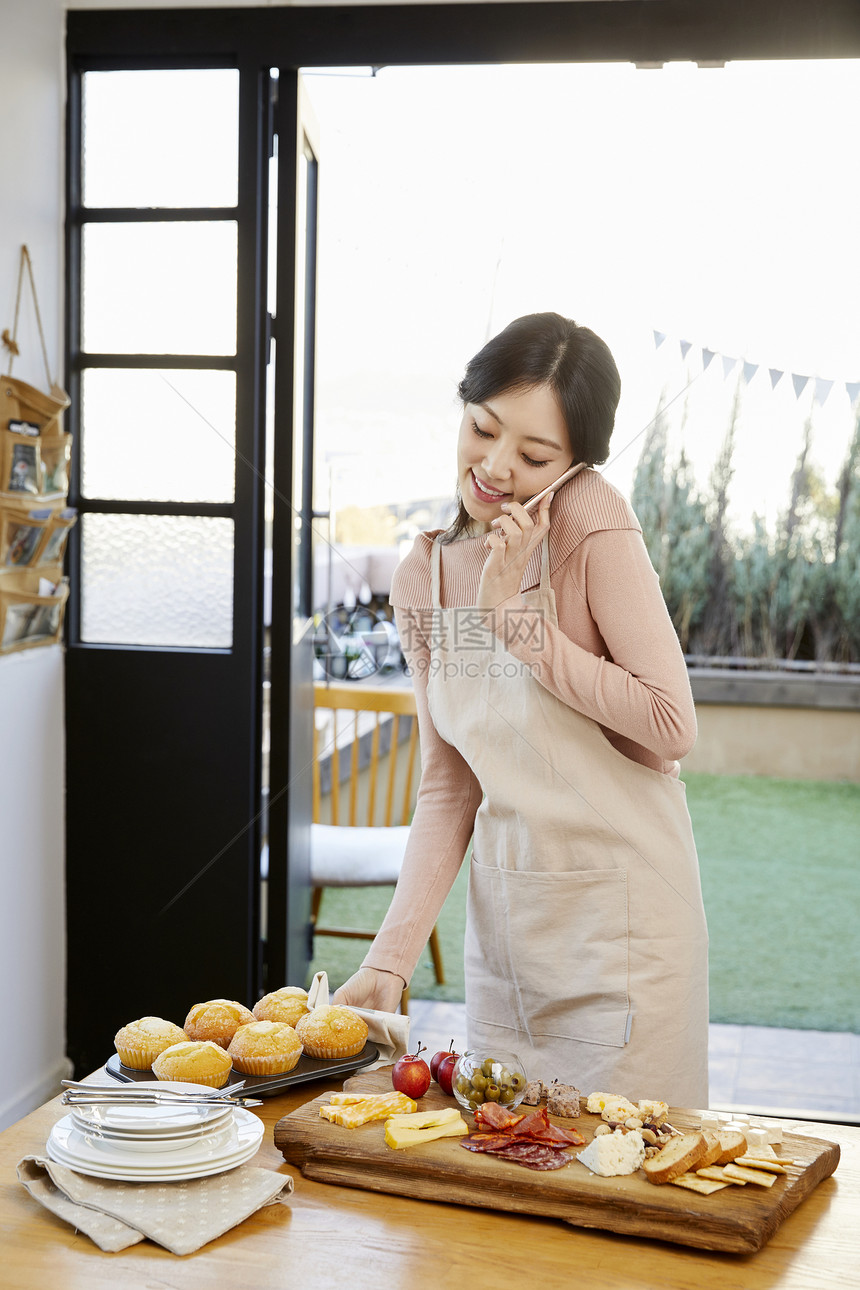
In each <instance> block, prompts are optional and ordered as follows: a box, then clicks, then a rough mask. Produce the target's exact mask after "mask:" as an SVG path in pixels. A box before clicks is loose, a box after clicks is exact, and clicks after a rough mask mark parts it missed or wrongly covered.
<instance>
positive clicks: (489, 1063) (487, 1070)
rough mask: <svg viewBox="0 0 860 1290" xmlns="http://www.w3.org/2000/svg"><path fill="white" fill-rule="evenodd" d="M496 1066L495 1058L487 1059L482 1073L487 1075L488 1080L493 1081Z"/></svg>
mask: <svg viewBox="0 0 860 1290" xmlns="http://www.w3.org/2000/svg"><path fill="white" fill-rule="evenodd" d="M495 1064H496V1062H495V1058H493V1057H488V1058H486V1060H485V1061H484V1063H483V1065H482V1066H481V1070H482V1071H483V1073H484V1074H485V1075H486V1077H487V1079H491V1078H492V1075H493V1067H494V1066H495Z"/></svg>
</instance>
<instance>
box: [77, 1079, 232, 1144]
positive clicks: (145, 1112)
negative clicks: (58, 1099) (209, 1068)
mask: <svg viewBox="0 0 860 1290" xmlns="http://www.w3.org/2000/svg"><path fill="white" fill-rule="evenodd" d="M93 1087H94V1088H95V1087H96V1086H95V1085H94V1086H93ZM134 1089H135V1091H136V1092H137V1091H138V1090H140V1089H154V1090H156V1091H161V1090H163V1089H175V1090H177V1091H179V1092H181V1093H189V1092H190V1093H202V1094H204V1095H205V1094H207V1093H209V1094H211V1093H212V1091H213V1090H212V1089H211V1088H208V1087H207V1086H206V1085H205V1084H181V1083H179V1082H178V1081H174V1080H138V1081H136V1082H135V1084H134ZM110 1091H111V1092H112V1093H116V1085H115V1084H114V1085H112V1086H111V1089H110ZM232 1109H233V1108H232V1107H230V1106H227V1105H225V1104H224V1103H218V1104H217V1105H215V1106H183V1105H178V1106H164V1105H162V1106H130V1105H129V1106H120V1105H117V1104H116V1103H110V1104H109V1105H105V1106H76V1107H75V1115H76V1116H78V1117H79V1118H80V1119H81V1120H84V1121H90V1122H91V1123H92V1124H94V1125H97V1126H98V1127H99V1128H105V1129H112V1130H114V1132H125V1133H161V1134H163V1133H165V1132H167V1133H173V1132H175V1131H176V1130H177V1129H195V1128H202V1126H203V1125H206V1127H207V1128H209V1127H210V1126H212V1125H214V1124H215V1123H216V1122H217V1121H218V1120H222V1119H223V1118H224V1117H225V1116H226V1115H229V1114H230V1113H231V1111H232Z"/></svg>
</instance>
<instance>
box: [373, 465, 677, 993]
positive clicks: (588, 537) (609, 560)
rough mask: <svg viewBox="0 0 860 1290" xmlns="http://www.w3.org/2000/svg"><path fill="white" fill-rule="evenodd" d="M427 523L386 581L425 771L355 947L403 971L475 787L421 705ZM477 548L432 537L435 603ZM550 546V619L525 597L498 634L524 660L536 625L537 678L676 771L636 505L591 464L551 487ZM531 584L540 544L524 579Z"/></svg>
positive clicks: (474, 569) (473, 572)
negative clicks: (391, 873) (374, 911)
mask: <svg viewBox="0 0 860 1290" xmlns="http://www.w3.org/2000/svg"><path fill="white" fill-rule="evenodd" d="M435 536H436V535H435V534H434V533H424V534H421V535H420V536H419V538H418V539H417V540H416V542H415V546H414V547H413V549H412V551H411V552H410V554H409V555H408V556H407V558H406V559H405V560H404V561H403V563H402V564H401V565H400V566H399V568H398V569H397V571H396V572H395V575H394V580H393V583H392V588H391V603H392V605H393V606H394V610H395V617H396V621H397V626H398V629H399V631H400V637H401V642H402V644H403V648H404V653H405V655H406V659H407V662H408V664H409V668H410V671H411V673H412V681H413V685H414V687H415V693H416V699H417V704H418V725H419V732H420V739H421V766H422V772H421V784H420V788H419V790H418V801H417V805H416V809H415V816H414V818H413V822H412V828H411V830H410V835H409V844H408V847H407V851H406V856H405V859H404V863H403V870H402V873H401V877H400V881H399V882H398V884H397V888H396V891H395V894H394V899H393V900H392V903H391V906H390V908H389V911H388V913H387V915H386V917H385V921H384V923H383V925H382V927H381V928H380V931H379V933H378V935H377V936H376V939H375V940H374V942H373V944H372V945H371V947H370V950H369V952H368V954H367V956H366V958H365V960H364V962H365V964H366V965H367V966H369V967H374V968H380V969H383V970H385V971H388V972H396V973H398V974H399V975H400V976H402V977H403V979H404V981H408V980H409V979H410V977H411V975H412V972H413V971H414V969H415V965H416V963H417V961H418V957H419V955H420V954H421V951H422V949H423V948H424V945H425V943H426V941H427V938H428V936H429V935H430V932H431V931H432V929H433V925H434V923H435V921H436V918H437V917H438V915H439V911H440V910H441V908H442V905H443V903H444V901H445V897H446V896H447V894H448V892H449V891H450V889H451V886H452V884H453V882H454V879H455V878H456V876H457V872H458V870H459V868H460V865H461V864H462V862H463V857H464V855H465V853H466V849H467V847H468V845H469V839H470V838H471V835H472V826H473V824H474V819H475V813H476V811H477V809H478V806H479V805H480V802H481V796H482V794H481V787H480V785H479V783H478V781H477V779H476V778H475V776H474V775H473V774H472V771H471V770H470V768H469V766H468V765H467V764H466V762H465V761H464V760H463V758H462V757H461V756H460V754H459V753H458V752H457V750H456V749H455V748H453V747H452V746H451V745H450V744H448V743H446V742H445V741H444V740H443V739H442V738H441V737H440V736H439V734H438V733H437V731H436V729H435V727H434V725H433V722H432V719H431V717H430V713H429V710H428V707H427V673H428V667H429V661H430V645H429V636H430V613H431V608H432V593H431V579H430V553H431V549H432V543H433V538H434V537H435ZM486 555H487V552H486V548H485V546H484V539H483V537H476V538H466V539H462V540H460V541H458V542H454V543H452V544H451V545H448V546H443V547H442V587H441V601H442V605H443V607H444V608H446V609H449V608H455V607H466V606H470V605H474V603H475V600H476V597H477V592H478V584H479V582H480V577H481V569H482V568H483V564H484V561H485V559H486ZM549 555H550V584H551V586H552V588H553V591H554V592H555V599H556V609H557V613H558V627H553V626H552V625H551V624H544V625H543V629H542V632H541V633H540V634H539V635H537V636H536V634H535V633H533V632H530V631H529V622H528V619H529V617H530V616H531V615H532V614H534V615H535V616H537V612H538V611H537V610H525V609H523V610H520V611H519V612H518V613H517V614H516V615H513V616H511V617H509V618H508V619H507V620H506V619H505V616H504V615H499V616H498V622H499V627H498V633H499V636H500V638H501V639H502V641H503V643H504V644H505V647H506V648H507V649H508V651H509V652H510V653H511V654H512V655H513V656H515V657H517V658H519V659H520V660H521V661H522V662H524V663H533V662H534V660H535V640H536V639H538V640H539V641H540V654H539V661H540V669H539V676H540V683H541V684H544V685H545V686H546V687H547V689H548V690H550V691H551V693H553V694H555V695H556V697H557V698H559V699H561V701H562V702H563V703H566V704H567V705H568V706H569V707H571V708H574V709H575V710H576V711H577V712H581V713H583V714H584V715H585V716H587V717H590V718H592V720H594V721H596V722H597V723H598V724H599V725H600V726H601V728H602V729H603V731H604V733H605V735H606V737H607V739H608V740H609V741H610V742H611V743H612V744H613V745H614V746H615V747H616V748H617V749H618V750H619V751H620V752H622V753H624V754H625V755H626V756H628V757H630V758H632V759H633V760H635V761H638V762H641V763H642V764H643V765H645V766H649V767H651V768H652V769H653V770H657V771H662V772H664V773H666V774H672V775H677V774H678V763H677V759H678V758H679V757H683V756H685V755H686V753H688V752H689V751H690V749H691V748H692V747H693V744H694V743H695V739H696V716H695V710H694V707H693V697H692V694H691V692H690V683H689V679H688V677H687V668H686V665H685V663H684V658H683V655H682V653H681V649H680V646H679V644H678V638H677V636H676V634H675V629H674V627H673V626H672V621H671V619H670V618H669V614H668V612H667V610H666V605H665V602H664V601H663V597H662V594H661V592H660V585H659V581H658V578H657V575H656V573H655V572H654V569H653V567H652V565H651V562H650V560H649V559H648V553H647V551H646V549H645V544H644V542H643V541H642V531H641V528H640V526H639V523H638V521H637V519H636V516H635V515H634V514H633V511H632V510H631V508H630V506H629V505H628V503H627V502H626V501H625V499H624V498H623V497H622V496H621V494H620V493H618V492H617V491H616V490H615V489H614V488H613V487H612V485H611V484H609V483H607V481H606V480H605V479H604V478H603V476H602V475H600V474H598V473H597V472H595V471H592V470H585V471H583V472H582V473H581V474H580V475H578V476H576V478H574V479H573V480H571V482H570V483H569V484H568V485H566V486H565V487H564V488H563V489H562V490H561V491H560V492H559V495H558V497H557V498H556V500H555V502H554V503H553V509H552V522H551V527H550V551H549ZM539 584H540V551H539V550H538V551H536V552H534V554H533V555H532V557H531V560H530V562H529V565H528V567H527V569H526V574H525V577H524V579H523V584H522V590H523V591H527V590H530V589H531V588H534V587H537V586H539ZM512 624H513V626H512Z"/></svg>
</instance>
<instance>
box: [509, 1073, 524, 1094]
mask: <svg viewBox="0 0 860 1290" xmlns="http://www.w3.org/2000/svg"><path fill="white" fill-rule="evenodd" d="M525 1086H526V1077H525V1075H521V1074H520V1073H519V1071H514V1073H513V1075H512V1076H511V1088H512V1089H513V1090H514V1092H515V1093H519V1091H520V1089H521V1088H525Z"/></svg>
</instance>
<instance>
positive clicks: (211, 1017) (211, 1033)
mask: <svg viewBox="0 0 860 1290" xmlns="http://www.w3.org/2000/svg"><path fill="white" fill-rule="evenodd" d="M253 1020H254V1014H253V1012H251V1011H250V1010H249V1009H248V1008H246V1007H245V1006H244V1004H241V1003H237V1002H236V1000H235V999H210V1000H209V1001H208V1002H207V1003H195V1005H194V1007H193V1008H192V1009H191V1011H190V1012H189V1014H188V1016H187V1017H186V1018H185V1025H184V1027H183V1029H184V1030H185V1033H186V1035H187V1036H188V1038H189V1039H204V1040H205V1039H211V1041H212V1043H213V1044H219V1045H220V1046H221V1048H227V1047H228V1046H229V1044H230V1040H231V1039H232V1038H233V1036H234V1035H235V1033H236V1031H237V1030H238V1029H239V1027H240V1026H247V1025H248V1024H249V1023H250V1022H252V1021H253Z"/></svg>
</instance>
